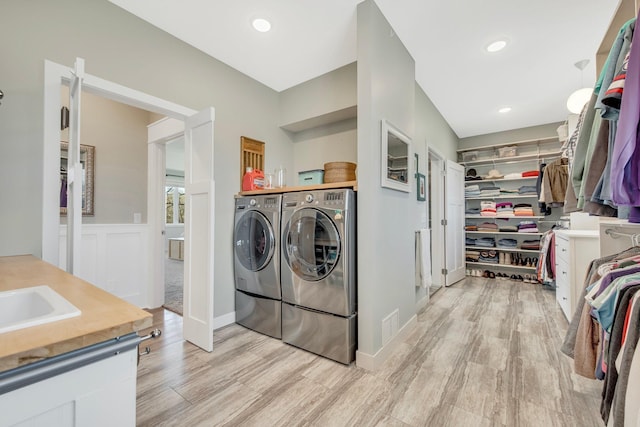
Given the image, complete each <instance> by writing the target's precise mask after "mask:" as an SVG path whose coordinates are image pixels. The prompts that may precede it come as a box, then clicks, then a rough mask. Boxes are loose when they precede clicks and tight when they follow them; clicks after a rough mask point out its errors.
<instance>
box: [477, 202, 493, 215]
mask: <svg viewBox="0 0 640 427" xmlns="http://www.w3.org/2000/svg"><path fill="white" fill-rule="evenodd" d="M480 215H482V216H496V202H491V201H486V200H483V201H481V202H480Z"/></svg>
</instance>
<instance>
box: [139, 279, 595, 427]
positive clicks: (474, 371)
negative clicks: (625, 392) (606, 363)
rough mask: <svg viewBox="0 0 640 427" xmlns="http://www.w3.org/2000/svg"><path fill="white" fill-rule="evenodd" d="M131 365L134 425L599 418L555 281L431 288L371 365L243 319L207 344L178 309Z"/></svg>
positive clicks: (159, 322)
mask: <svg viewBox="0 0 640 427" xmlns="http://www.w3.org/2000/svg"><path fill="white" fill-rule="evenodd" d="M153 312H154V321H155V325H154V326H155V327H159V328H161V329H162V331H163V336H162V337H161V338H160V339H158V340H156V342H154V343H152V344H151V347H152V353H151V354H149V355H147V356H144V357H142V358H141V361H140V365H139V370H138V393H137V410H138V415H137V417H138V425H143V426H159V425H175V426H196V425H202V426H218V425H229V426H297V425H313V426H437V427H440V426H463V427H476V426H509V427H511V426H531V427H538V426H544V427H549V426H559V427H573V426H575V427H589V426H602V425H603V424H602V421H601V420H600V416H599V411H598V408H599V406H600V391H601V383H600V382H597V381H592V380H587V379H585V378H582V377H579V376H576V375H575V374H573V373H572V369H571V366H572V365H571V362H572V360H571V359H569V358H567V357H566V356H564V355H563V354H562V353H560V351H559V348H560V344H561V342H562V338H563V337H564V332H565V330H566V328H567V321H566V320H565V319H564V317H563V316H562V314H561V312H560V310H559V309H558V308H557V306H556V304H555V295H554V292H553V291H550V290H548V289H544V288H543V287H541V286H538V285H531V284H525V283H520V282H511V281H500V280H495V279H483V278H467V279H465V280H463V281H462V282H460V283H458V284H456V285H454V286H452V287H450V288H446V289H442V290H441V291H439V292H437V293H436V294H435V295H433V297H432V298H431V301H430V302H429V304H428V305H427V306H426V307H425V308H424V309H423V310H421V311H420V313H418V324H417V327H416V328H415V330H414V331H413V332H412V333H411V334H410V335H409V336H408V337H407V338H406V339H405V340H404V342H403V343H402V344H401V346H400V347H399V348H398V349H397V350H396V351H395V353H394V354H393V356H392V357H391V358H390V359H389V360H388V361H387V362H386V363H385V364H384V366H383V367H382V369H380V370H379V371H377V372H373V373H372V372H368V371H366V370H363V369H360V368H357V367H355V365H352V366H350V367H346V366H343V365H340V364H338V363H335V362H332V361H330V360H327V359H324V358H321V357H318V356H316V355H313V354H311V353H308V352H306V351H303V350H299V349H296V348H294V347H291V346H289V345H286V344H283V343H282V342H281V341H279V340H276V339H273V338H269V337H266V336H264V335H261V334H258V333H256V332H253V331H250V330H248V329H245V328H243V327H241V326H238V325H230V326H227V327H225V328H223V329H220V330H218V331H216V332H215V333H214V351H213V352H212V353H206V352H204V351H201V350H198V349H197V348H196V347H194V346H193V345H191V344H189V343H186V342H184V341H183V340H182V336H181V334H182V332H181V329H182V319H181V318H180V316H177V315H175V314H173V313H171V312H169V311H165V310H162V309H158V310H154V311H153Z"/></svg>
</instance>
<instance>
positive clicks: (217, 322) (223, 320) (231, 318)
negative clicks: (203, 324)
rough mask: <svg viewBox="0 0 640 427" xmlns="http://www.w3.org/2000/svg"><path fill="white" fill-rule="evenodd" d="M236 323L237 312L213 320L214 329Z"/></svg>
mask: <svg viewBox="0 0 640 427" xmlns="http://www.w3.org/2000/svg"><path fill="white" fill-rule="evenodd" d="M235 322H236V312H235V311H232V312H231V313H227V314H223V315H222V316H218V317H214V318H213V329H214V330H215V329H220V328H222V327H224V326H227V325H230V324H232V323H235Z"/></svg>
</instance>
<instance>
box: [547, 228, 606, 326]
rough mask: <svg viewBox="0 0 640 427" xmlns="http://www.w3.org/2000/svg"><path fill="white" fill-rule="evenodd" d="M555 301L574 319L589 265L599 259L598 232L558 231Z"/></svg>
mask: <svg viewBox="0 0 640 427" xmlns="http://www.w3.org/2000/svg"><path fill="white" fill-rule="evenodd" d="M555 238H556V240H555V245H556V246H555V249H556V301H557V302H558V305H560V308H561V309H562V312H563V313H564V315H565V317H566V318H567V320H571V316H573V311H574V310H575V307H576V304H577V302H578V298H580V293H581V292H582V289H583V288H584V279H585V275H586V274H587V268H589V264H590V263H591V261H592V260H593V259H595V258H598V257H599V256H600V233H599V231H598V230H558V231H556V232H555Z"/></svg>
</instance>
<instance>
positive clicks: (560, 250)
mask: <svg viewBox="0 0 640 427" xmlns="http://www.w3.org/2000/svg"><path fill="white" fill-rule="evenodd" d="M569 247H570V245H569V240H565V239H563V238H562V237H560V236H556V261H564V262H565V263H566V264H569V255H570V254H569Z"/></svg>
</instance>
